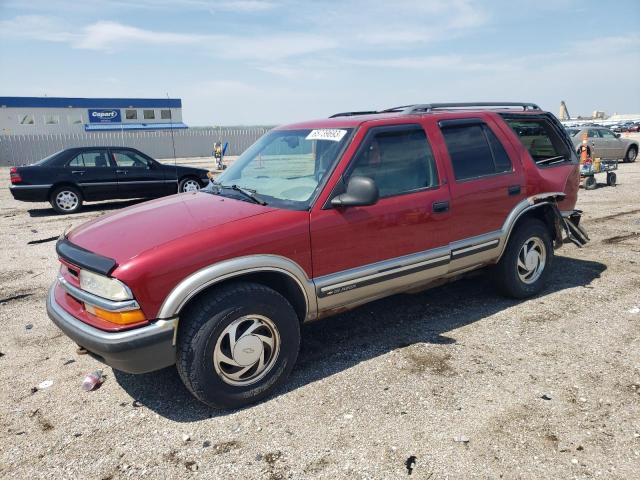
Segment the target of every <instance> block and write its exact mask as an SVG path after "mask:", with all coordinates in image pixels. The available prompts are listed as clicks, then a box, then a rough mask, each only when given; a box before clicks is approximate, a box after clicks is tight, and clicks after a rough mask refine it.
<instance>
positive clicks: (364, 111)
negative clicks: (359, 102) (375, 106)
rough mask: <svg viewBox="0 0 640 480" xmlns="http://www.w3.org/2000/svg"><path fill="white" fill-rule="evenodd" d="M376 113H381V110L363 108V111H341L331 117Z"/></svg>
mask: <svg viewBox="0 0 640 480" xmlns="http://www.w3.org/2000/svg"><path fill="white" fill-rule="evenodd" d="M374 113H380V112H377V111H376V110H363V111H360V112H341V113H334V114H333V115H331V116H330V117H329V118H336V117H353V116H356V115H372V114H374Z"/></svg>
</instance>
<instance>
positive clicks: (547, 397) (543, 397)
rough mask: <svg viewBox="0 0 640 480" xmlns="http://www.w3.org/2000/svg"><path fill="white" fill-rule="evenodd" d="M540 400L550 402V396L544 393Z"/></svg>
mask: <svg viewBox="0 0 640 480" xmlns="http://www.w3.org/2000/svg"><path fill="white" fill-rule="evenodd" d="M540 398H541V399H543V400H551V395H548V394H546V393H545V394H543V395H541V396H540Z"/></svg>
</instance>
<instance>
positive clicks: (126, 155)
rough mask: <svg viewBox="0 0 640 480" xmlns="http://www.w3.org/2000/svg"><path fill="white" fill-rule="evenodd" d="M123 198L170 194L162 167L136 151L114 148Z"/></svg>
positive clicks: (119, 188)
mask: <svg viewBox="0 0 640 480" xmlns="http://www.w3.org/2000/svg"><path fill="white" fill-rule="evenodd" d="M111 153H112V155H113V160H114V162H115V164H116V167H117V168H116V174H117V176H118V191H119V195H120V197H121V198H145V197H160V196H162V195H166V194H167V193H168V189H167V183H166V179H165V172H164V169H163V168H162V166H161V165H160V164H158V163H156V162H154V161H153V160H151V159H150V158H147V157H145V156H143V155H141V154H140V153H139V152H136V151H135V150H129V149H118V148H112V149H111Z"/></svg>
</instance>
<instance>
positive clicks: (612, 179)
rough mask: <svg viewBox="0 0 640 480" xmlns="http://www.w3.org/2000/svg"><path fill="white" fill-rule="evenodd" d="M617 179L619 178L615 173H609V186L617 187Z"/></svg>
mask: <svg viewBox="0 0 640 480" xmlns="http://www.w3.org/2000/svg"><path fill="white" fill-rule="evenodd" d="M617 179H618V176H617V175H616V174H615V172H607V185H609V186H610V187H615V186H616V180H617Z"/></svg>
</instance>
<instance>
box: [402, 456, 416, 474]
mask: <svg viewBox="0 0 640 480" xmlns="http://www.w3.org/2000/svg"><path fill="white" fill-rule="evenodd" d="M416 460H418V459H417V458H416V456H415V455H411V456H410V457H409V458H407V460H406V461H405V462H404V465H405V466H406V467H407V472H408V473H409V475H411V474H412V473H413V469H414V468H416Z"/></svg>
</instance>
